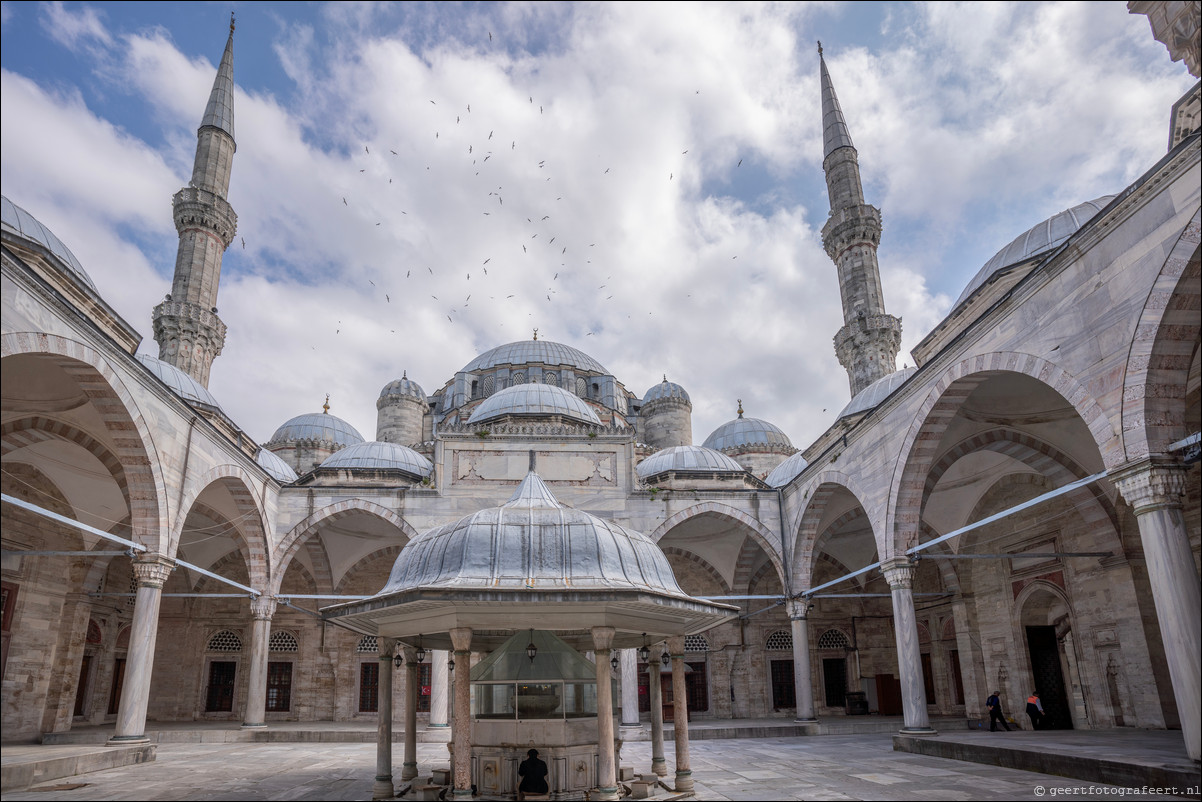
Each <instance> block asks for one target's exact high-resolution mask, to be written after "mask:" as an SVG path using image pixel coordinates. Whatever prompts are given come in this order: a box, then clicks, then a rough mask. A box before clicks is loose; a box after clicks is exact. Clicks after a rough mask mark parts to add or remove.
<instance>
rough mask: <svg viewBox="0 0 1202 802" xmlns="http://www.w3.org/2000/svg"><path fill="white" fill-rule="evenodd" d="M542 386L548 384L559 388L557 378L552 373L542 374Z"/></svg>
mask: <svg viewBox="0 0 1202 802" xmlns="http://www.w3.org/2000/svg"><path fill="white" fill-rule="evenodd" d="M543 384H549V385H551V386H552V387H558V386H559V377H558V376H556V375H555V374H554V373H544V374H543Z"/></svg>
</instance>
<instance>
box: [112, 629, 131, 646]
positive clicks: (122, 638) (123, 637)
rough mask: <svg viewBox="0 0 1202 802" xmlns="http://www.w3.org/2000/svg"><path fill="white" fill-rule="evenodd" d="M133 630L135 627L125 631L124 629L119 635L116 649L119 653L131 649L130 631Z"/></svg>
mask: <svg viewBox="0 0 1202 802" xmlns="http://www.w3.org/2000/svg"><path fill="white" fill-rule="evenodd" d="M131 629H133V627H126V628H125V629H123V630H121V631H120V632H118V633H117V647H116V648H117V650H118V651H120V650H122V649H128V648H129V631H130V630H131Z"/></svg>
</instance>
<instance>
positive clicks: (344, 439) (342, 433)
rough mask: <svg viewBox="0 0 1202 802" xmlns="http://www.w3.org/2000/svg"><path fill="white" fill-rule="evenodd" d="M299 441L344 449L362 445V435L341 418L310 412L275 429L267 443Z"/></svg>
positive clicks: (326, 413) (324, 413)
mask: <svg viewBox="0 0 1202 802" xmlns="http://www.w3.org/2000/svg"><path fill="white" fill-rule="evenodd" d="M301 440H316V441H319V442H331V443H334V444H335V445H337V446H342V447H345V446H353V445H356V444H357V443H362V442H363V435H361V434H359V432H357V431H356V430H355V427H354V426H351V425H350V424H349V423H347V422H346V421H344V420H343V419H342V418H339V417H336V416H334V415H331V414H330V413H328V412H311V413H309V414H307V415H297V416H296V417H295V418H293V419H292V420H290V421H288V422H286V423H285V424H284V425H283V426H281V427H280V428H278V429H276V430H275V434H273V435H272V436H271V440H269V441H268V443H269V444H275V443H295V442H299V441H301Z"/></svg>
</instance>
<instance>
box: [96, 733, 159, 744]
mask: <svg viewBox="0 0 1202 802" xmlns="http://www.w3.org/2000/svg"><path fill="white" fill-rule="evenodd" d="M148 743H150V739H149V738H147V737H146V735H145V734H142V735H114V736H113V737H111V738H109V739H108V740H107V741H105V742H104V745H105V746H141V745H142V744H148Z"/></svg>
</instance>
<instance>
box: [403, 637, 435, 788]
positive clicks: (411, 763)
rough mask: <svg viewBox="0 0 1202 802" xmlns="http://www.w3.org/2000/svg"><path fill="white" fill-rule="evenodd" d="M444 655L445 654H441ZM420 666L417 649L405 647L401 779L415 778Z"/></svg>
mask: <svg viewBox="0 0 1202 802" xmlns="http://www.w3.org/2000/svg"><path fill="white" fill-rule="evenodd" d="M443 654H444V655H445V654H446V652H443ZM420 668H421V664H420V663H418V662H417V649H414V648H413V647H412V646H406V647H405V762H404V764H403V765H402V766H401V779H402V780H412V779H414V778H415V777H417V686H418V683H419V682H420V681H421V672H420V670H419V669H420Z"/></svg>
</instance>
